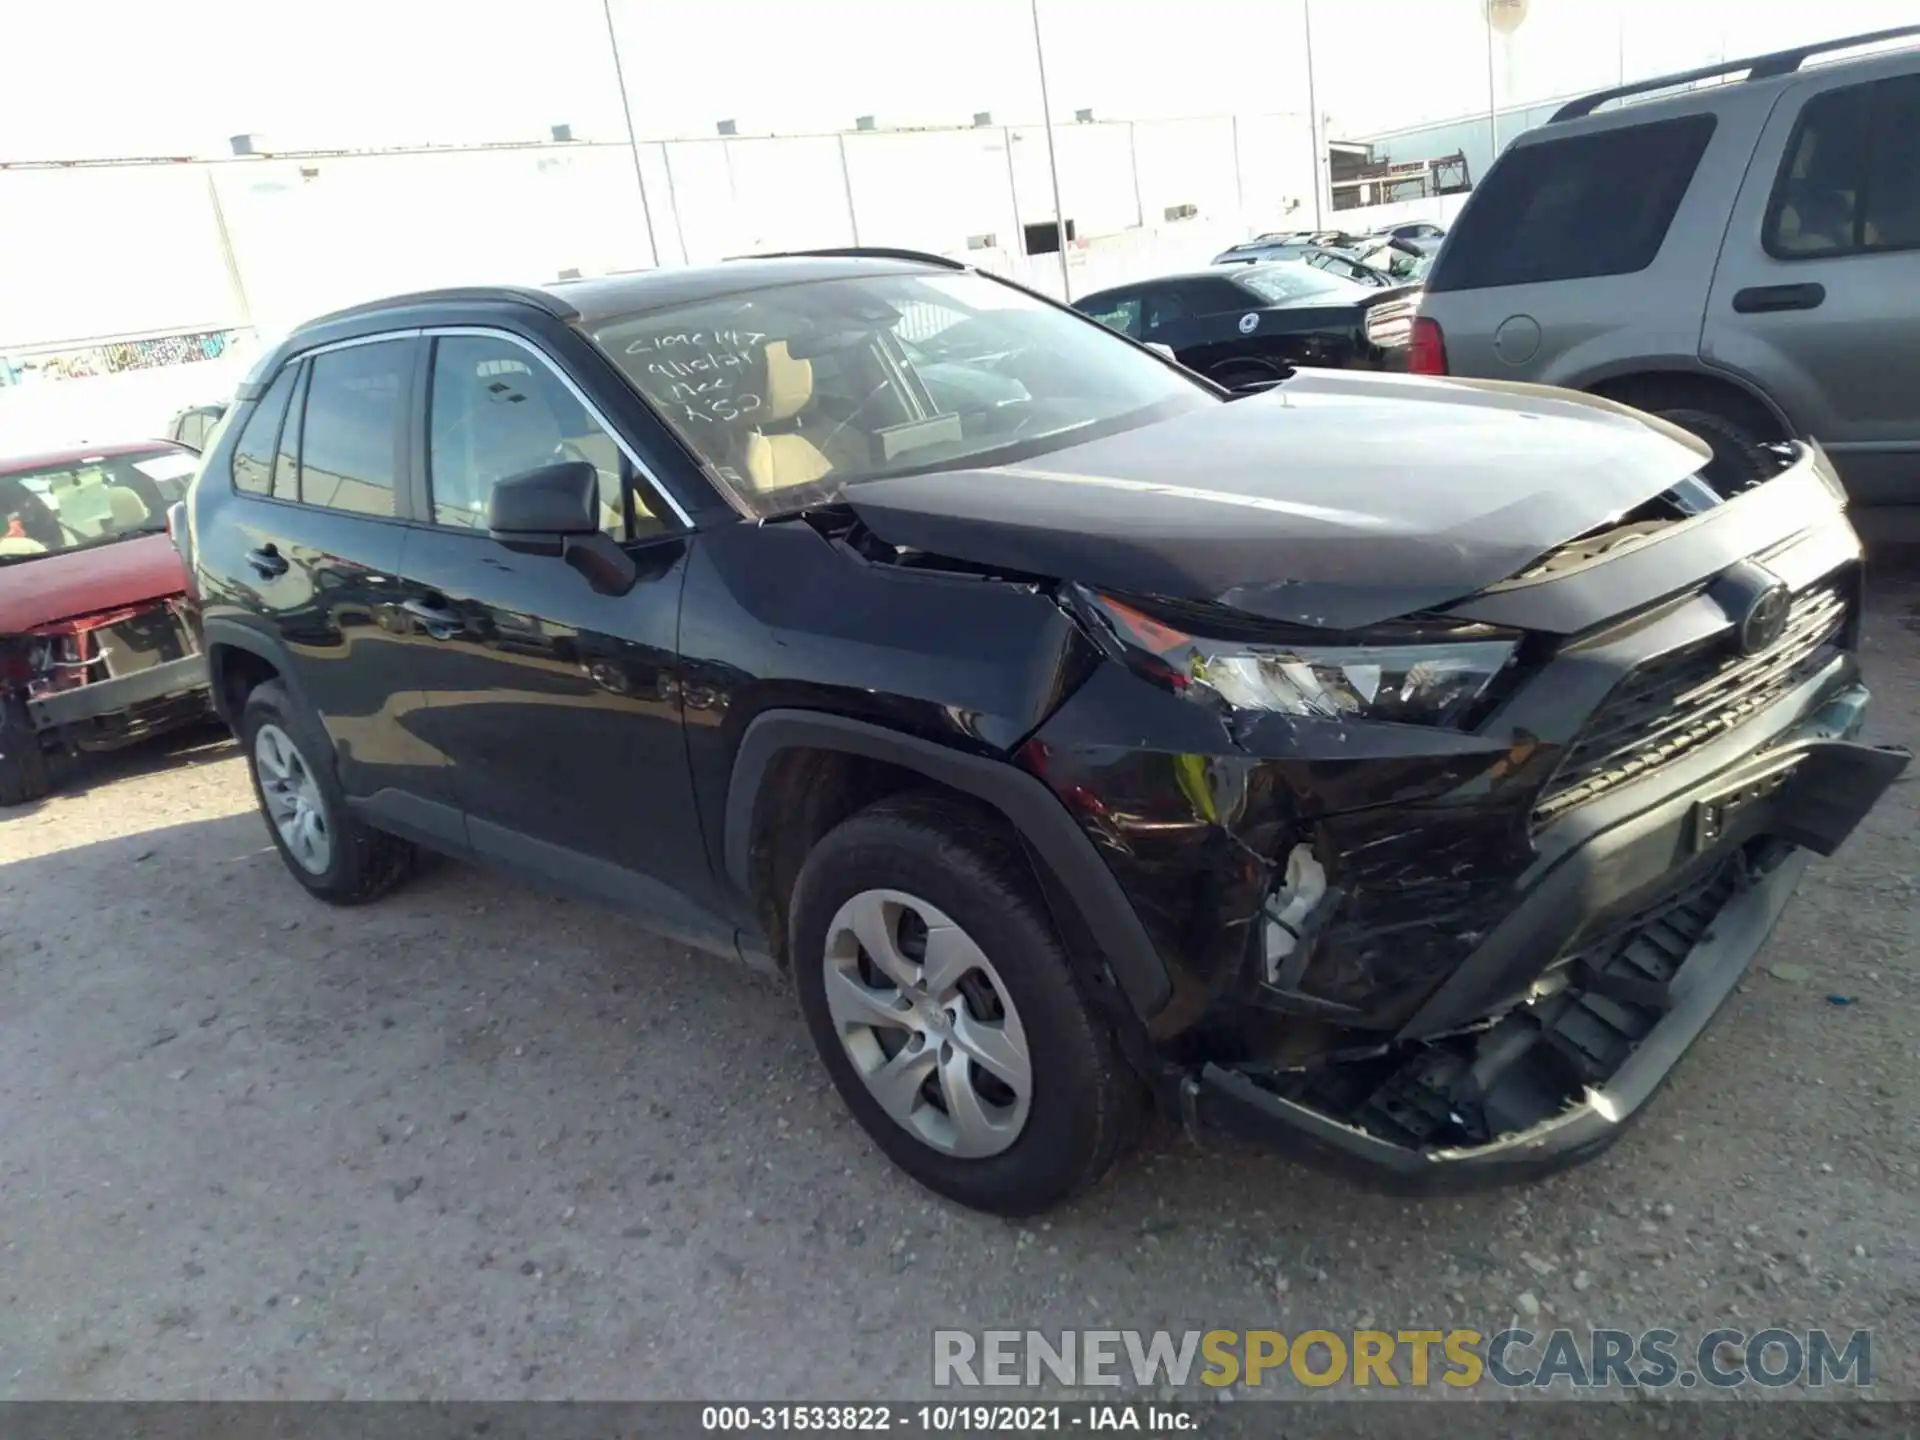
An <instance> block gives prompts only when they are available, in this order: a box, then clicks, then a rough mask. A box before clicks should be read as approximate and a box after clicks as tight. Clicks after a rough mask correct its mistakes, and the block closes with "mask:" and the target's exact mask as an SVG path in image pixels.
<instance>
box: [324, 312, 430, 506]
mask: <svg viewBox="0 0 1920 1440" xmlns="http://www.w3.org/2000/svg"><path fill="white" fill-rule="evenodd" d="M412 354H413V350H412V345H411V342H410V341H406V340H383V341H379V342H376V343H375V344H372V345H352V346H349V347H347V348H346V349H344V350H329V351H326V352H324V353H322V354H319V355H316V356H314V357H313V359H312V360H311V361H310V362H309V364H308V371H309V374H308V377H307V405H306V412H305V418H304V419H303V420H302V422H301V426H300V500H301V503H303V504H306V505H318V506H321V507H323V508H325V509H328V510H348V511H351V512H353V513H354V514H356V515H379V516H383V517H384V516H390V515H392V514H393V513H394V510H393V492H394V480H395V475H396V473H397V471H398V469H399V454H400V442H401V424H400V397H401V395H402V394H403V393H404V390H405V385H404V383H403V382H404V381H405V379H406V373H407V369H408V367H409V365H410V364H411V357H412Z"/></svg>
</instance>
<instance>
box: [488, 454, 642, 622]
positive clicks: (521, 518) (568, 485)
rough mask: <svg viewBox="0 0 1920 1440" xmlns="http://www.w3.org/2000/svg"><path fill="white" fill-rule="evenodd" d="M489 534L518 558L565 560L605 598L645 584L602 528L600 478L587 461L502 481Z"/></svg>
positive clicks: (491, 508) (491, 500)
mask: <svg viewBox="0 0 1920 1440" xmlns="http://www.w3.org/2000/svg"><path fill="white" fill-rule="evenodd" d="M487 531H488V533H489V534H491V535H492V536H493V538H494V539H495V540H497V541H498V542H499V543H500V544H502V545H504V546H506V547H507V549H509V550H512V551H515V552H516V553H518V554H521V555H555V556H558V557H560V558H561V559H563V560H565V561H566V562H567V564H568V565H570V566H572V567H573V568H574V569H575V570H578V571H579V572H580V573H581V575H583V576H585V577H586V581H587V583H588V584H589V585H591V586H593V588H594V589H595V590H598V591H599V592H600V593H601V594H603V595H624V594H626V593H627V591H629V590H631V589H632V588H633V586H634V582H635V581H637V580H638V579H639V578H640V570H639V567H638V566H637V565H635V564H634V563H633V557H632V556H630V555H628V554H627V552H626V551H624V550H622V549H621V548H620V547H619V546H618V545H617V544H615V543H614V542H613V540H612V539H610V538H609V537H608V536H607V534H606V532H605V531H603V530H601V528H600V472H599V471H597V470H595V469H594V468H593V466H591V465H589V464H588V463H587V462H586V461H584V460H562V461H558V462H556V463H554V464H552V465H542V466H540V467H539V468H538V469H535V470H523V471H521V472H520V473H519V474H518V475H509V476H507V478H506V479H504V480H500V481H496V482H495V484H494V487H493V493H492V494H491V495H490V496H488V497H487Z"/></svg>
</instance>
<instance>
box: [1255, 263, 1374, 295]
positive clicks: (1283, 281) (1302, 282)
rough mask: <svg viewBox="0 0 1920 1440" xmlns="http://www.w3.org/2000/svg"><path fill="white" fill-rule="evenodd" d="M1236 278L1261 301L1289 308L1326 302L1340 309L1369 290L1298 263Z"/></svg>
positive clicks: (1265, 267)
mask: <svg viewBox="0 0 1920 1440" xmlns="http://www.w3.org/2000/svg"><path fill="white" fill-rule="evenodd" d="M1234 278H1235V279H1236V280H1238V281H1239V282H1240V283H1241V284H1242V285H1245V286H1246V287H1247V288H1248V289H1249V290H1252V291H1253V292H1255V293H1256V294H1257V295H1259V296H1260V298H1261V299H1263V300H1265V301H1267V302H1268V303H1269V304H1275V305H1288V304H1292V303H1293V302H1295V301H1298V300H1324V301H1325V302H1327V303H1328V304H1330V305H1337V304H1340V303H1341V302H1343V301H1346V300H1351V299H1353V298H1354V297H1355V296H1356V295H1364V294H1366V293H1367V287H1366V286H1364V285H1362V284H1360V283H1359V282H1358V281H1356V280H1348V279H1345V278H1344V277H1342V276H1339V275H1331V274H1328V273H1327V272H1326V271H1325V270H1316V269H1315V268H1314V267H1313V266H1311V265H1306V264H1302V263H1300V262H1298V261H1282V262H1279V263H1276V264H1272V265H1256V266H1254V267H1253V268H1252V269H1250V270H1248V271H1246V272H1245V273H1244V274H1241V275H1236V276H1235V277H1234Z"/></svg>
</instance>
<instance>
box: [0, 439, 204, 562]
mask: <svg viewBox="0 0 1920 1440" xmlns="http://www.w3.org/2000/svg"><path fill="white" fill-rule="evenodd" d="M195 464H196V461H195V459H194V457H193V456H191V455H188V454H186V453H185V452H183V451H180V450H175V449H173V448H172V447H170V446H156V447H155V448H154V449H152V450H148V451H135V452H133V453H131V454H126V455H76V456H74V457H72V458H71V459H67V460H61V461H58V462H56V463H51V464H46V465H41V466H36V467H34V468H32V469H24V470H9V471H5V472H0V564H10V563H13V562H15V561H20V560H30V559H33V558H35V557H36V556H40V555H53V554H58V553H60V552H61V551H65V550H78V549H81V548H83V547H85V546H88V545H102V544H107V543H109V542H111V541H114V540H119V539H123V538H125V537H126V536H128V535H147V534H151V533H152V532H154V531H156V530H164V529H165V528H166V523H167V507H168V506H169V505H171V504H172V503H173V502H174V501H176V500H178V499H180V498H181V497H182V496H184V495H185V494H186V492H187V483H188V482H189V481H190V480H192V479H193V471H194V467H195Z"/></svg>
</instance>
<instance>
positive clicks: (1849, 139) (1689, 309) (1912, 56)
mask: <svg viewBox="0 0 1920 1440" xmlns="http://www.w3.org/2000/svg"><path fill="white" fill-rule="evenodd" d="M1915 37H1920V25H1909V26H1903V27H1901V28H1900V29H1897V30H1886V31H1880V32H1877V33H1875V34H1872V35H1861V36H1853V37H1850V38H1848V39H1843V40H1833V41H1827V42H1823V43H1821V44H1818V45H1809V46H1804V47H1801V48H1799V49H1795V50H1789V51H1782V52H1779V53H1777V54H1773V55H1766V56H1761V57H1759V58H1757V59H1751V60H1738V61H1732V62H1729V63H1727V64H1724V65H1715V66H1711V67H1708V68H1706V69H1701V70H1694V71H1690V72H1688V73H1686V74H1683V75H1672V76H1667V77H1664V78H1661V79H1657V80H1649V81H1645V82H1642V83H1639V84H1634V85H1627V86H1623V87H1621V88H1619V89H1614V90H1605V91H1601V92H1599V93H1598V94H1594V95H1589V96H1587V97H1585V98H1584V99H1580V100H1575V101H1573V102H1571V103H1570V104H1567V105H1565V106H1563V107H1562V108H1561V109H1560V110H1559V111H1558V112H1557V113H1556V114H1555V115H1554V117H1553V119H1552V120H1551V121H1549V122H1548V123H1547V124H1545V125H1542V126H1540V127H1539V128H1537V129H1535V130H1532V131H1529V132H1528V133H1526V134H1524V135H1522V136H1520V137H1519V138H1518V139H1517V140H1515V141H1514V142H1513V144H1512V145H1511V146H1510V147H1509V148H1508V149H1507V150H1506V152H1505V153H1504V154H1502V155H1501V156H1500V158H1499V160H1498V161H1497V162H1496V163H1495V164H1494V165H1493V167H1492V168H1491V169H1490V170H1489V171H1488V172H1487V175H1486V178H1485V179H1484V180H1482V181H1481V183H1480V185H1479V186H1478V187H1477V188H1476V189H1475V190H1474V192H1473V195H1472V197H1471V198H1470V199H1469V200H1468V202H1467V204H1466V206H1465V207H1464V208H1463V209H1462V211H1461V212H1460V216H1459V219H1458V220H1457V221H1456V222H1455V224H1454V226H1453V229H1452V232H1451V234H1450V235H1449V236H1448V238H1447V241H1446V243H1445V245H1444V247H1443V248H1442V250H1441V252H1440V256H1439V258H1438V259H1437V260H1436V261H1435V262H1434V266H1433V269H1432V270H1431V272H1429V274H1428V276H1427V286H1426V293H1425V295H1424V297H1423V298H1422V300H1421V302H1420V312H1421V313H1420V316H1419V318H1418V319H1417V320H1416V321H1415V330H1414V336H1413V346H1412V350H1411V353H1410V368H1412V369H1413V370H1414V371H1415V372H1416V373H1423V374H1442V375H1444V374H1453V375H1466V376H1476V377H1482V378H1493V379H1501V380H1526V381H1535V382H1539V383H1543V384H1549V385H1564V386H1568V387H1571V388H1573V389H1576V390H1587V391H1592V392H1594V393H1596V394H1600V395H1604V396H1607V397H1609V398H1612V399H1615V400H1619V401H1623V402H1625V403H1627V404H1630V405H1633V406H1636V407H1638V408H1640V409H1642V410H1648V411H1652V412H1654V413H1656V414H1659V415H1662V416H1664V417H1665V418H1667V419H1668V420H1671V421H1673V422H1674V423H1676V424H1678V425H1680V426H1682V427H1683V428H1685V429H1688V430H1691V431H1692V432H1693V433H1694V434H1696V435H1698V436H1699V437H1700V438H1701V439H1702V440H1704V441H1706V442H1707V444H1709V445H1710V446H1712V448H1713V451H1714V468H1715V469H1716V470H1718V471H1719V472H1720V473H1721V475H1723V476H1725V477H1726V478H1727V479H1729V480H1734V481H1738V480H1740V479H1744V478H1748V477H1750V476H1752V475H1754V474H1756V473H1758V472H1759V469H1760V467H1761V466H1762V465H1763V463H1764V462H1763V457H1762V452H1761V447H1764V446H1765V445H1767V444H1768V443H1770V442H1773V441H1778V440H1782V439H1786V438H1788V437H1789V436H1800V437H1810V438H1813V439H1816V440H1818V441H1819V442H1820V443H1821V444H1822V445H1823V446H1824V447H1825V448H1826V450H1827V452H1828V454H1829V455H1830V456H1831V457H1832V459H1833V461H1834V464H1835V465H1836V467H1837V468H1838V469H1839V471H1840V474H1841V476H1842V478H1843V480H1844V482H1845V484H1846V486H1847V489H1848V490H1849V492H1850V493H1851V495H1852V497H1853V499H1854V501H1855V502H1856V504H1860V505H1905V506H1916V507H1920V48H1914V47H1911V46H1910V47H1909V48H1903V49H1896V50H1882V51H1881V52H1880V53H1875V54H1869V55H1866V56H1864V57H1861V58H1852V59H1847V60H1844V61H1836V62H1833V63H1826V64H1819V65H1813V66H1808V65H1806V63H1805V62H1806V61H1808V60H1809V59H1811V58H1812V57H1814V56H1816V55H1833V54H1835V52H1839V51H1843V50H1852V49H1858V48H1859V47H1863V46H1868V45H1881V44H1884V43H1886V42H1889V41H1897V40H1900V39H1912V38H1915ZM1701 81H1709V82H1711V81H1725V82H1727V83H1720V84H1708V85H1705V86H1700V85H1699V82H1701ZM1677 87H1689V88H1685V89H1679V90H1678V93H1674V92H1675V91H1676V88H1677ZM1694 87H1697V88H1694ZM1613 102H1622V103H1618V104H1615V103H1613ZM1603 106H1604V107H1606V108H1604V109H1603V108H1602V107H1603ZM1913 513H1916V514H1920V510H1917V511H1915V512H1913ZM1889 518H1891V517H1889Z"/></svg>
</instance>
